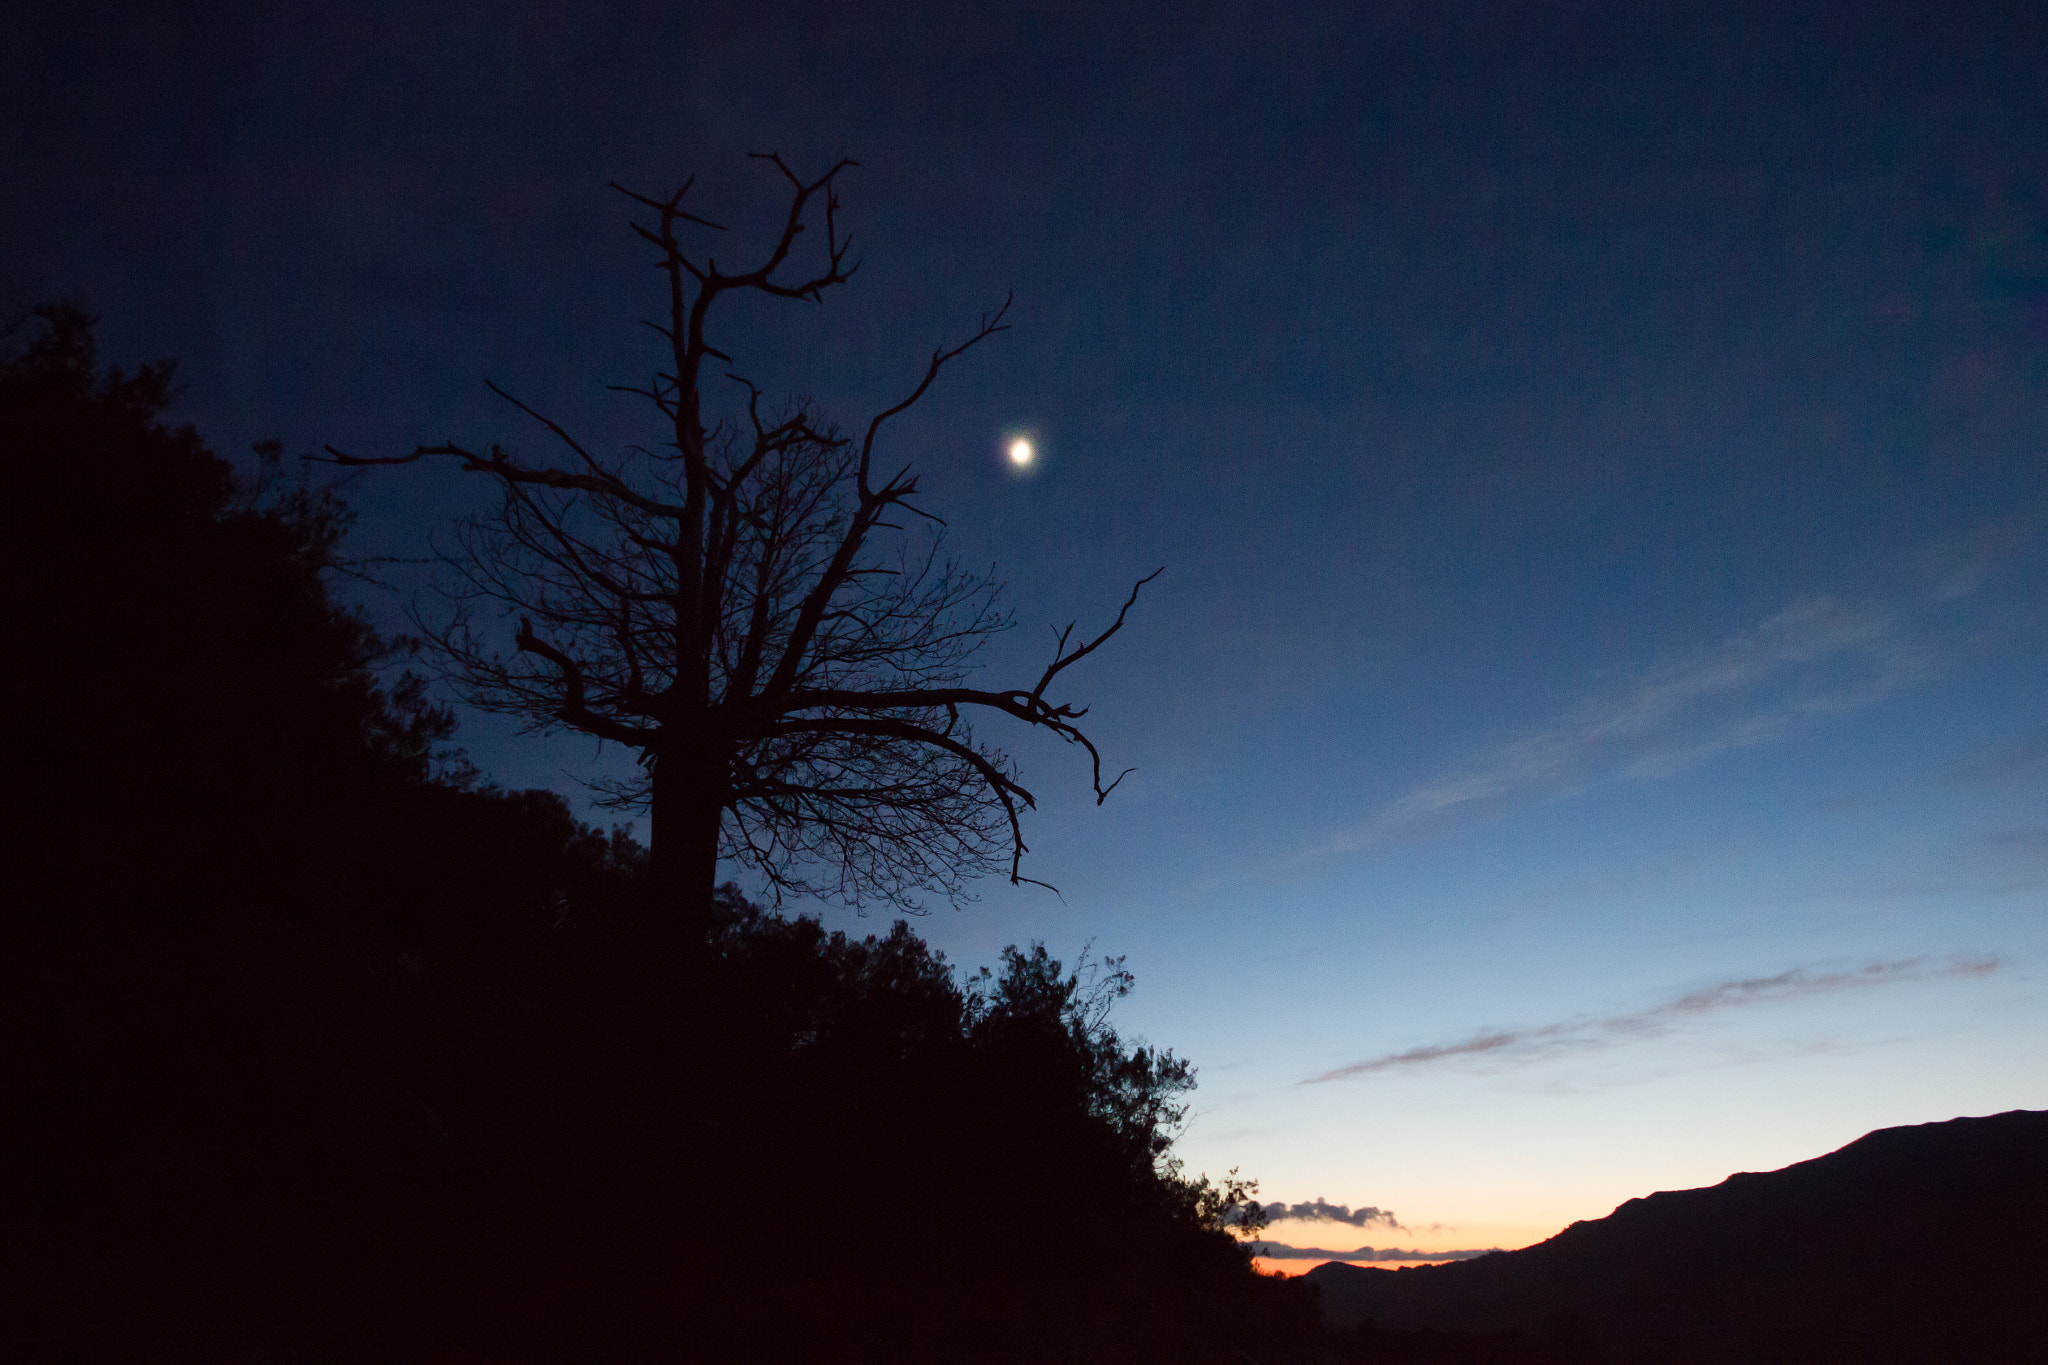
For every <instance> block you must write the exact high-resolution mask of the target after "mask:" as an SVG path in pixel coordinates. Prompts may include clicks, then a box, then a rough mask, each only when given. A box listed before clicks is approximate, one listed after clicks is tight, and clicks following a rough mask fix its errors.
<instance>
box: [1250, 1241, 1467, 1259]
mask: <svg viewBox="0 0 2048 1365" xmlns="http://www.w3.org/2000/svg"><path fill="white" fill-rule="evenodd" d="M1250 1245H1251V1248H1252V1255H1254V1256H1263V1257H1265V1258H1266V1259H1268V1260H1272V1261H1469V1260H1471V1259H1472V1258H1473V1257H1475V1256H1488V1255H1491V1254H1493V1253H1494V1252H1496V1251H1499V1250H1500V1248H1499V1247H1483V1248H1479V1249H1476V1250H1467V1251H1417V1250H1415V1249H1414V1248H1412V1247H1359V1248H1358V1249H1356V1250H1355V1251H1330V1250H1327V1249H1325V1248H1323V1247H1291V1246H1288V1245H1287V1244H1286V1243H1284V1242H1253V1243H1251V1244H1250Z"/></svg>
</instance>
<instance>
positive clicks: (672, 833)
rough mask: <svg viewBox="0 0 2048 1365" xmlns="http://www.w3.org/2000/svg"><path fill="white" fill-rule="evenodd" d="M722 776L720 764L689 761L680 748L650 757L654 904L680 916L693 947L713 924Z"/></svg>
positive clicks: (651, 861) (716, 884)
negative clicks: (712, 910) (677, 752)
mask: <svg viewBox="0 0 2048 1365" xmlns="http://www.w3.org/2000/svg"><path fill="white" fill-rule="evenodd" d="M726 778H727V775H726V773H725V772H724V771H722V769H721V768H720V767H719V766H718V765H716V764H713V763H709V762H705V761H703V760H699V761H697V762H691V761H690V759H689V758H687V757H685V756H683V755H680V754H678V755H673V756H671V755H660V756H658V757H657V758H656V759H655V762H654V772H653V779H654V791H653V798H654V799H653V809H652V810H651V811H650V813H649V820H648V825H649V833H650V836H651V837H650V847H649V849H648V855H649V879H650V881H651V882H652V883H653V894H654V905H655V908H656V909H657V910H658V911H660V912H662V913H664V914H674V915H676V916H678V917H679V918H680V919H681V921H682V931H683V937H684V941H685V943H686V944H688V945H689V946H692V947H694V946H697V945H700V944H701V943H702V942H703V941H704V938H705V936H706V935H707V934H708V933H709V931H710V927H711V900H712V893H713V892H714V891H716V890H717V889H718V831H719V826H720V823H721V822H722V820H723V819H724V816H725V783H726Z"/></svg>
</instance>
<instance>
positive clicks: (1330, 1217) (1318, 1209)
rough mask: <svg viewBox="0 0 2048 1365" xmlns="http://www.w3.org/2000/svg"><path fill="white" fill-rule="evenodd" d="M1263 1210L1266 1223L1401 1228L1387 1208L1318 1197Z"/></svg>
mask: <svg viewBox="0 0 2048 1365" xmlns="http://www.w3.org/2000/svg"><path fill="white" fill-rule="evenodd" d="M1264 1208H1265V1210H1266V1218H1267V1220H1268V1221H1269V1222H1274V1223H1277V1222H1280V1221H1281V1220H1282V1219H1290V1218H1291V1219H1293V1220H1295V1221H1297V1222H1302V1223H1343V1224H1345V1225H1346V1226H1348V1227H1354V1228H1363V1227H1370V1226H1372V1225H1373V1224H1374V1223H1381V1224H1384V1225H1385V1226H1387V1227H1390V1228H1396V1229H1399V1228H1400V1227H1401V1224H1400V1222H1399V1220H1397V1219H1396V1218H1395V1217H1394V1215H1393V1214H1392V1213H1390V1212H1388V1211H1387V1210H1386V1209H1376V1208H1373V1207H1372V1206H1370V1205H1366V1206H1365V1207H1362V1208H1357V1209H1354V1208H1352V1207H1351V1206H1350V1205H1349V1204H1332V1203H1330V1202H1328V1201H1327V1200H1325V1199H1324V1198H1323V1197H1322V1196H1321V1195H1318V1196H1316V1197H1315V1198H1314V1199H1311V1200H1309V1201H1308V1202H1306V1203H1302V1204H1287V1203H1276V1204H1267V1205H1264Z"/></svg>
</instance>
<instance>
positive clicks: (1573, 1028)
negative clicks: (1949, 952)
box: [1302, 954, 2004, 1085]
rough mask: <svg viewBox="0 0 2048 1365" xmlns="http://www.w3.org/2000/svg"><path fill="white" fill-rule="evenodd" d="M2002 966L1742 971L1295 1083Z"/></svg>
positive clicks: (1590, 1039) (1592, 1041) (1595, 1042)
mask: <svg viewBox="0 0 2048 1365" xmlns="http://www.w3.org/2000/svg"><path fill="white" fill-rule="evenodd" d="M2002 966H2004V960H2003V959H2001V958H1999V957H1998V956H1997V955H1995V954H1983V955H1979V956H1975V957H1970V956H1962V955H1958V956H1955V957H1951V958H1949V959H1948V960H1947V961H1946V962H1944V963H1936V962H1931V961H1930V960H1929V959H1927V958H1924V957H1911V958H1900V959H1896V960H1893V961H1887V962H1873V963H1870V964H1869V965H1867V966H1864V967H1858V968H1854V969H1852V970H1848V971H1832V972H1824V971H1815V970H1813V969H1811V968H1807V967H1794V968H1792V969H1791V970H1789V971H1783V972H1779V973H1778V974H1777V975H1775V976H1760V977H1744V978H1738V979H1735V980H1729V981H1722V982H1718V983H1717V984H1715V985H1712V986H1707V987H1703V988H1701V989H1699V990H1695V991H1687V992H1686V993H1685V994H1683V995H1679V996H1675V997H1673V998H1672V999H1670V1000H1666V1001H1664V1002H1663V1003H1661V1004H1658V1005H1653V1006H1651V1007H1650V1008H1649V1009H1646V1010H1637V1011H1633V1012H1631V1013H1627V1014H1616V1015H1609V1016H1607V1017H1605V1018H1582V1019H1570V1020H1565V1021H1562V1022H1559V1023H1554V1024H1544V1025H1541V1026H1538V1027H1531V1028H1501V1029H1487V1030H1484V1031H1482V1032H1479V1033H1476V1034H1474V1035H1473V1036H1471V1037H1469V1038H1465V1039H1461V1040H1459V1041H1457V1042H1451V1043H1433V1044H1429V1045H1426V1046H1423V1047H1416V1048H1409V1049H1408V1050H1406V1051H1404V1052H1390V1053H1387V1054H1385V1055H1384V1056H1380V1057H1373V1058H1368V1059H1367V1060H1365V1061H1360V1062H1352V1063H1350V1064H1349V1065H1346V1066H1340V1067H1337V1068H1335V1069H1334V1070H1330V1071H1325V1072H1323V1073H1322V1074H1321V1075H1317V1076H1310V1077H1308V1078H1307V1079H1306V1080H1304V1081H1302V1084H1303V1085H1318V1084H1321V1083H1322V1082H1325V1081H1339V1080H1349V1079H1351V1078H1353V1077H1358V1076H1369V1075H1373V1074H1376V1073H1379V1072H1385V1071H1397V1070H1406V1069H1409V1068H1412V1067H1419V1066H1426V1065H1428V1064H1430V1063H1432V1062H1441V1061H1448V1060H1452V1059H1455V1058H1459V1057H1488V1056H1490V1057H1496V1058H1499V1059H1500V1060H1502V1061H1506V1062H1513V1063H1515V1064H1518V1065H1534V1064H1536V1063H1539V1062H1543V1061H1548V1060H1549V1059H1550V1058H1552V1057H1554V1056H1557V1055H1558V1054H1560V1053H1564V1052H1584V1051H1589V1050H1592V1049H1596V1048H1605V1047H1614V1046H1617V1045H1619V1044H1621V1043H1625V1042H1632V1041H1635V1040H1637V1039H1641V1038H1648V1037H1655V1036H1657V1035H1660V1034H1664V1033H1668V1032H1670V1031H1671V1030H1672V1029H1674V1028H1676V1027H1678V1026H1679V1025H1680V1024H1682V1023H1683V1022H1684V1021H1686V1020H1687V1019H1691V1018H1697V1017H1699V1016H1701V1015H1707V1014H1715V1013H1719V1012H1721V1011H1723V1010H1729V1009H1736V1008H1739V1007H1741V1006H1744V1005H1762V1004H1773V1003H1776V1002H1779V1001H1785V1000H1794V999H1799V998H1802V997H1806V996H1814V995H1832V994H1836V993H1839V992H1841V991H1847V990H1861V989H1866V988H1869V987H1873V986H1885V985H1891V984H1894V983H1897V982H1903V981H1924V980H1932V979H1937V978H1942V977H1972V976H1984V975H1987V974H1989V973H1991V972H1994V971H1997V970H1998V969H1999V968H2000V967H2002Z"/></svg>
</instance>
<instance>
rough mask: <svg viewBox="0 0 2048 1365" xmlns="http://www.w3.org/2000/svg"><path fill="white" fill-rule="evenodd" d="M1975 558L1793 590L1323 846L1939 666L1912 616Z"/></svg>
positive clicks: (1564, 784) (1651, 758)
mask: <svg viewBox="0 0 2048 1365" xmlns="http://www.w3.org/2000/svg"><path fill="white" fill-rule="evenodd" d="M1974 583H1975V577H1974V574H1973V573H1972V572H1970V571H1963V572H1958V573H1952V574H1950V575H1948V576H1946V577H1944V578H1942V579H1941V581H1940V582H1939V583H1937V584H1936V585H1935V586H1933V587H1932V588H1930V589H1928V590H1926V591H1923V592H1922V593H1920V594H1918V595H1916V596H1914V597H1911V598H1909V599H1904V600H1900V601H1894V602H1889V603H1886V602H1879V601H1864V602H1850V601H1842V600H1838V599H1836V598H1834V597H1827V596H1818V597H1810V598H1806V599H1804V600H1802V601H1799V602H1797V603H1795V604H1793V605H1792V606H1790V607H1788V608H1787V609H1786V610H1784V611H1781V612H1779V613H1778V614H1777V615H1775V616H1772V617H1771V618H1769V619H1768V620H1766V621H1764V622H1762V623H1761V624H1759V625H1757V626H1755V627H1754V628H1752V629H1750V630H1747V631H1744V632H1742V633H1740V634H1738V635H1735V636H1733V637H1731V638H1729V639H1727V640H1724V641H1722V642H1721V643H1720V644H1719V645H1716V646H1714V647H1713V648H1711V649H1707V650H1704V651H1702V652H1700V653H1698V654H1696V655H1694V656H1693V657H1691V658H1689V659H1686V660H1684V661H1682V662H1680V663H1678V664H1676V665H1674V666H1672V667H1669V668H1666V669H1664V670H1662V671H1660V672H1658V673H1655V674H1653V675H1651V676H1649V677H1647V678H1645V679H1642V680H1641V681H1639V682H1637V683H1636V684H1635V685H1634V686H1631V687H1628V688H1625V689H1622V690H1619V691H1616V692H1613V693H1610V694H1606V695H1601V696H1597V697H1592V698H1588V699H1587V700H1585V701H1583V702H1581V703H1580V704H1579V705H1577V706H1575V707H1574V708H1572V709H1571V710H1570V711H1568V712H1566V713H1565V714H1564V715H1562V716H1560V717H1558V718H1557V719H1556V720H1555V721H1554V722H1552V723H1551V724H1549V725H1547V726H1545V727H1543V728H1542V729H1539V730H1537V731H1535V732H1534V733H1531V734H1527V735H1524V736H1522V737H1521V738H1519V739H1515V740H1512V741H1510V742H1508V743H1506V744H1502V745H1500V746H1498V747H1496V748H1493V749H1491V750H1488V751H1486V752H1484V753H1481V754H1478V755H1476V756H1474V757H1473V758H1472V759H1470V760H1469V761H1467V762H1466V763H1464V764H1461V765H1459V766H1457V767H1455V768H1453V769H1451V770H1449V771H1447V772H1444V773H1442V774H1440V775H1439V776H1437V777H1434V778H1432V779H1430V780H1428V781H1426V782H1423V783H1420V784H1418V785H1417V786H1415V787H1414V788H1412V789H1410V790H1409V791H1407V792H1406V793H1404V794H1402V795H1401V796H1399V797H1396V798H1395V799H1394V800H1392V801H1389V802H1387V803H1386V804H1385V805H1384V806H1382V807H1380V808H1379V809H1378V810H1376V811H1374V812H1373V813H1372V814H1371V815H1370V816H1369V817H1367V819H1366V820H1365V821H1364V822H1363V823H1362V824H1360V825H1359V826H1357V827H1356V828H1355V829H1353V830H1351V831H1350V832H1349V833H1347V834H1345V835H1343V836H1341V837H1340V838H1339V839H1338V840H1337V841H1335V844H1334V846H1333V847H1332V848H1331V849H1330V850H1329V851H1332V852H1339V851H1343V850H1346V849H1351V848H1359V847H1364V846H1367V845H1370V844H1374V843H1377V842H1379V841H1381V840H1383V839H1386V838H1388V837H1389V836H1391V835H1394V834H1396V833H1399V832H1401V831H1403V830H1405V829H1408V828H1410V827H1412V826H1416V825H1420V824H1424V823H1426V822H1429V821H1431V820H1434V819H1438V818H1441V817H1443V816H1446V815H1448V814H1451V813H1453V812H1456V811H1458V810H1460V809H1461V808H1464V807H1469V806H1473V805H1476V804H1479V803H1483V802H1488V801H1494V800H1499V799H1502V798H1506V797H1510V796H1515V795H1523V794H1553V795H1554V794H1561V793H1565V792H1571V791H1576V790H1580V789H1583V788H1585V787H1587V786H1590V785H1593V784H1596V783H1601V782H1612V781H1648V780H1653V779H1657V778H1663V777H1669V776H1671V775H1673V774H1675V773H1678V772H1681V771H1683V770H1685V769H1687V768H1690V767H1693V766H1695V765H1697V764H1700V763H1703V762H1705V761H1707V760H1709V759H1711V758H1713V757H1715V756H1717V755H1719V754H1723V753H1727V752H1730V751H1732V750H1738V749H1748V748H1755V747H1757V746H1759V745H1764V744H1771V743H1775V742H1778V741H1780V740H1783V739H1786V738H1788V737H1790V736H1792V735H1794V734H1796V733H1798V732H1799V731H1801V730H1803V729H1805V728H1807V727H1809V726H1811V725H1813V724H1815V723H1818V722H1820V721H1823V720H1826V719H1828V718H1830V717H1834V716H1841V715H1845V714H1848V713H1851V712H1854V711H1858V710H1861V709H1863V708H1865V707H1868V706H1871V705H1873V704H1875V703H1876V702H1878V701H1881V700H1883V699H1884V698H1885V697H1888V696H1890V695H1891V694H1893V693H1895V692H1897V691H1899V690H1900V689H1902V688H1904V687H1907V686H1909V685H1911V684H1912V683H1915V682H1917V681H1919V680H1920V679H1922V678H1925V677H1927V676H1929V675H1930V674H1932V673H1934V672H1935V671H1936V670H1937V667H1938V664H1939V661H1940V657H1941V651H1940V650H1939V649H1937V648H1936V647H1935V645H1934V642H1933V641H1932V640H1931V639H1930V638H1928V633H1927V631H1926V630H1925V629H1924V624H1923V622H1922V620H1921V618H1922V617H1923V616H1925V615H1926V614H1927V613H1928V612H1930V611H1933V610H1935V609H1937V608H1939V607H1941V606H1943V605H1944V604H1947V603H1951V602H1954V601H1956V600H1957V599H1959V598H1962V597H1965V596H1968V595H1969V594H1970V593H1971V592H1972V591H1973V590H1974Z"/></svg>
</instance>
